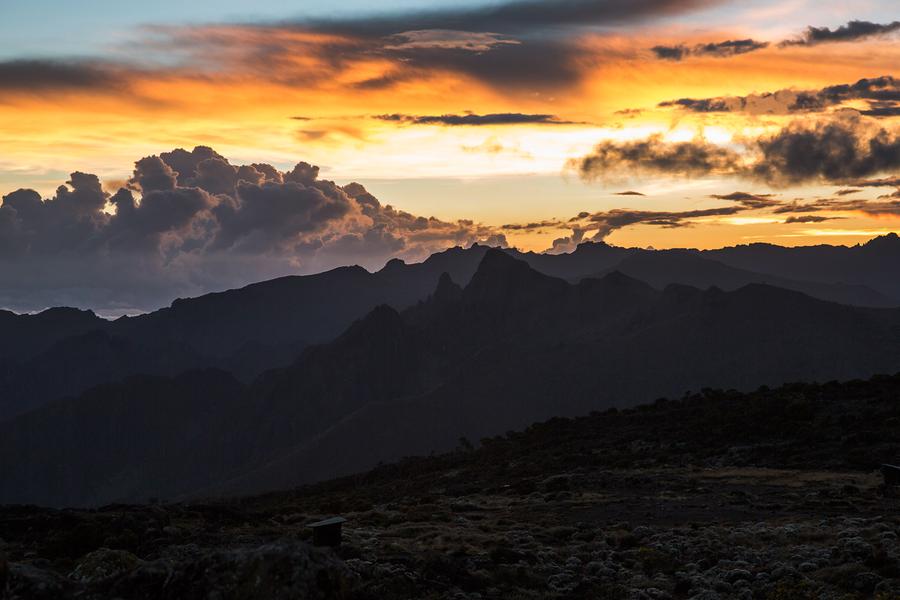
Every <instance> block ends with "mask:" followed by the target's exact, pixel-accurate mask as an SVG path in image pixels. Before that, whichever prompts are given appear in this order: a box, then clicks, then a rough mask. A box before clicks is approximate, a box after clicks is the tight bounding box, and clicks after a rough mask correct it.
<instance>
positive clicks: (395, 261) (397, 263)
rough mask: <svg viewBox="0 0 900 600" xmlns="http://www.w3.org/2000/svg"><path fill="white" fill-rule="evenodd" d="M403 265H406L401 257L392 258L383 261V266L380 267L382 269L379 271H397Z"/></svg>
mask: <svg viewBox="0 0 900 600" xmlns="http://www.w3.org/2000/svg"><path fill="white" fill-rule="evenodd" d="M405 266H406V261H404V260H403V259H402V258H392V259H391V260H389V261H387V263H385V265H384V267H382V269H381V272H382V273H385V272H391V271H397V270H399V269H402V268H403V267H405Z"/></svg>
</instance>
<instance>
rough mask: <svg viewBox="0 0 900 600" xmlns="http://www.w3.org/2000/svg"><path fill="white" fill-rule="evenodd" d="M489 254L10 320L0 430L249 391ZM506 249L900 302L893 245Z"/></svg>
mask: <svg viewBox="0 0 900 600" xmlns="http://www.w3.org/2000/svg"><path fill="white" fill-rule="evenodd" d="M487 251H488V248H487V247H485V246H478V245H475V246H472V247H471V248H467V249H462V248H452V249H449V250H446V251H444V252H440V253H437V254H434V255H432V256H430V257H429V258H428V259H427V260H425V261H424V262H422V263H416V264H405V263H403V262H402V261H400V260H392V261H390V262H389V263H388V264H387V265H385V267H384V268H383V269H381V270H380V271H378V272H376V273H369V272H368V271H366V270H364V269H362V268H360V267H343V268H339V269H334V270H332V271H328V272H325V273H320V274H316V275H308V276H296V277H283V278H280V279H274V280H271V281H265V282H261V283H256V284H253V285H249V286H246V287H244V288H241V289H237V290H229V291H225V292H219V293H213V294H207V295H205V296H200V297H198V298H190V299H178V300H176V301H174V302H173V303H172V305H171V306H169V307H167V308H163V309H160V310H158V311H154V312H152V313H148V314H146V315H140V316H136V317H123V318H120V319H118V320H116V321H106V320H104V319H100V318H99V317H97V316H96V315H94V314H93V313H90V312H88V311H77V310H74V309H65V308H60V309H51V310H48V311H44V312H43V313H39V314H37V315H15V314H13V313H8V312H0V334H2V336H0V421H3V420H5V419H9V418H11V417H13V416H16V415H19V414H22V413H24V412H27V411H28V410H31V409H34V408H38V407H40V406H43V405H44V404H46V403H47V402H49V401H52V400H56V399H59V398H62V397H66V396H74V395H77V394H80V393H82V392H83V391H85V390H87V389H89V388H90V387H92V386H94V385H98V384H103V383H110V382H114V381H117V380H119V379H121V378H122V377H126V376H130V375H137V374H150V375H165V376H174V375H177V374H178V373H181V372H183V371H185V370H188V369H195V368H214V369H221V370H224V371H227V372H229V373H231V374H232V375H234V376H235V377H236V378H238V379H239V380H241V381H244V382H250V381H252V380H253V379H254V378H255V377H256V376H258V375H259V374H261V373H262V372H264V371H266V370H268V369H272V368H275V367H282V366H286V365H289V364H290V363H291V361H292V360H293V359H294V358H295V357H296V356H298V355H299V354H300V353H301V352H302V350H303V349H304V348H306V347H308V346H310V345H314V344H321V343H324V342H328V341H329V340H332V339H334V338H335V337H336V336H337V335H338V334H339V333H340V332H341V331H343V330H344V329H346V328H347V327H348V326H349V325H350V324H351V323H352V322H353V321H354V320H355V319H358V318H360V317H362V316H364V315H365V314H366V313H367V312H368V311H370V310H372V308H374V307H375V306H379V305H382V304H385V305H388V306H391V307H393V308H395V309H397V310H403V309H406V308H408V307H410V306H412V305H414V304H416V303H417V302H419V301H420V300H424V299H425V298H426V297H427V296H428V295H429V294H430V293H431V292H432V291H433V290H434V289H435V286H436V285H437V283H438V279H439V278H440V276H441V274H442V273H447V274H449V276H450V277H451V279H452V280H453V281H455V282H457V283H459V284H461V285H466V284H467V283H468V282H469V280H470V279H471V278H472V276H473V274H474V273H475V271H476V269H477V267H478V264H479V262H480V261H481V259H482V257H483V256H484V255H485V253H486V252H487ZM506 252H507V253H508V254H509V255H510V256H512V257H514V258H517V259H520V260H522V261H524V262H526V263H527V264H528V265H530V266H531V267H532V268H533V269H535V270H536V271H538V272H541V273H543V274H545V275H550V276H554V277H559V278H562V279H566V280H569V281H576V282H577V281H579V280H582V279H584V278H587V277H597V276H602V275H605V274H608V273H610V272H611V271H613V270H618V271H620V272H622V273H626V274H630V275H632V276H634V277H636V278H637V279H642V280H645V281H648V282H649V283H651V284H652V285H653V286H655V287H657V288H659V289H662V288H664V287H665V286H666V285H668V284H670V283H681V284H687V285H693V286H696V287H700V288H703V289H705V288H708V287H711V286H716V287H719V288H721V289H723V290H726V291H730V290H735V289H737V288H739V287H742V286H744V285H747V284H749V283H765V284H769V285H774V286H777V287H783V288H785V289H792V290H797V291H800V292H803V293H805V294H808V295H810V296H813V297H816V298H820V299H824V300H830V301H835V302H840V303H843V304H850V305H854V306H873V307H877V306H897V305H900V300H898V298H900V288H898V286H900V284H897V283H896V282H898V281H900V272H898V271H900V266H898V265H900V260H898V259H900V240H898V238H897V237H896V236H884V237H882V238H876V239H875V240H872V241H871V242H869V243H867V244H865V245H863V246H857V247H853V248H846V247H842V246H838V247H832V246H820V247H812V248H780V247H777V246H769V245H765V244H752V245H750V246H738V247H735V248H726V249H722V250H716V251H702V252H700V251H696V250H681V251H677V250H676V251H651V250H642V249H639V248H618V247H615V246H610V245H608V244H605V243H603V242H586V243H583V244H581V245H579V246H578V247H577V249H576V250H575V251H573V252H571V253H567V254H538V253H534V252H527V253H522V252H519V251H517V250H513V249H509V250H506ZM738 263H740V264H738ZM744 263H746V264H748V265H751V266H752V267H753V268H750V267H747V266H741V265H742V264H744ZM785 273H787V274H785ZM98 333H102V334H103V335H98Z"/></svg>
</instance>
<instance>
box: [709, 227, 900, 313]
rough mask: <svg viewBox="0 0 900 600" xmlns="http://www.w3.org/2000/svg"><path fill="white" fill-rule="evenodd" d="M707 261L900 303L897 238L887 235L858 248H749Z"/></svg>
mask: <svg viewBox="0 0 900 600" xmlns="http://www.w3.org/2000/svg"><path fill="white" fill-rule="evenodd" d="M701 255H703V256H704V257H706V258H712V259H714V260H718V261H719V262H722V263H724V264H726V265H730V266H732V267H736V268H739V269H747V270H750V271H755V272H758V273H767V274H770V275H777V276H779V277H785V278H788V279H794V280H800V281H816V282H820V283H843V284H850V285H864V286H868V287H870V288H871V289H873V290H875V291H877V292H879V293H881V294H884V295H886V296H888V297H890V298H893V299H900V236H898V235H897V234H896V233H889V234H887V235H883V236H880V237H877V238H874V239H872V240H870V241H869V242H867V243H865V244H861V245H857V246H852V247H849V248H848V247H845V246H825V245H822V246H800V247H795V248H784V247H782V246H776V245H773V244H749V245H744V246H734V247H730V248H722V249H720V250H705V251H703V252H701Z"/></svg>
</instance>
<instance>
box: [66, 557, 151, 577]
mask: <svg viewBox="0 0 900 600" xmlns="http://www.w3.org/2000/svg"><path fill="white" fill-rule="evenodd" d="M138 564H140V560H139V559H138V557H136V556H135V555H134V554H132V553H130V552H126V551H124V550H110V549H108V548H99V549H97V550H94V551H93V552H91V553H90V554H87V555H86V556H84V558H82V559H81V560H80V561H78V564H77V565H75V569H74V570H73V571H72V573H71V574H70V575H69V577H70V578H72V579H74V580H75V581H77V582H79V583H87V584H92V583H99V582H102V581H107V580H110V579H115V578H116V577H119V576H121V575H124V574H125V573H128V572H129V571H132V570H134V569H135V568H137V566H138Z"/></svg>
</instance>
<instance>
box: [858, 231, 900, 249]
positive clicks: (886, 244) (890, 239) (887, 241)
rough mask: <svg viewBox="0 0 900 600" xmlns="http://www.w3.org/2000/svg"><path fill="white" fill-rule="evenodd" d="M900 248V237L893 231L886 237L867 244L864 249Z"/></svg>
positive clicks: (873, 239) (883, 236)
mask: <svg viewBox="0 0 900 600" xmlns="http://www.w3.org/2000/svg"><path fill="white" fill-rule="evenodd" d="M897 247H900V236H898V235H897V234H896V233H894V232H893V231H892V232H890V233H886V234H884V235H879V236H878V237H874V238H872V239H871V240H869V241H868V242H866V243H865V244H863V248H897Z"/></svg>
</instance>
